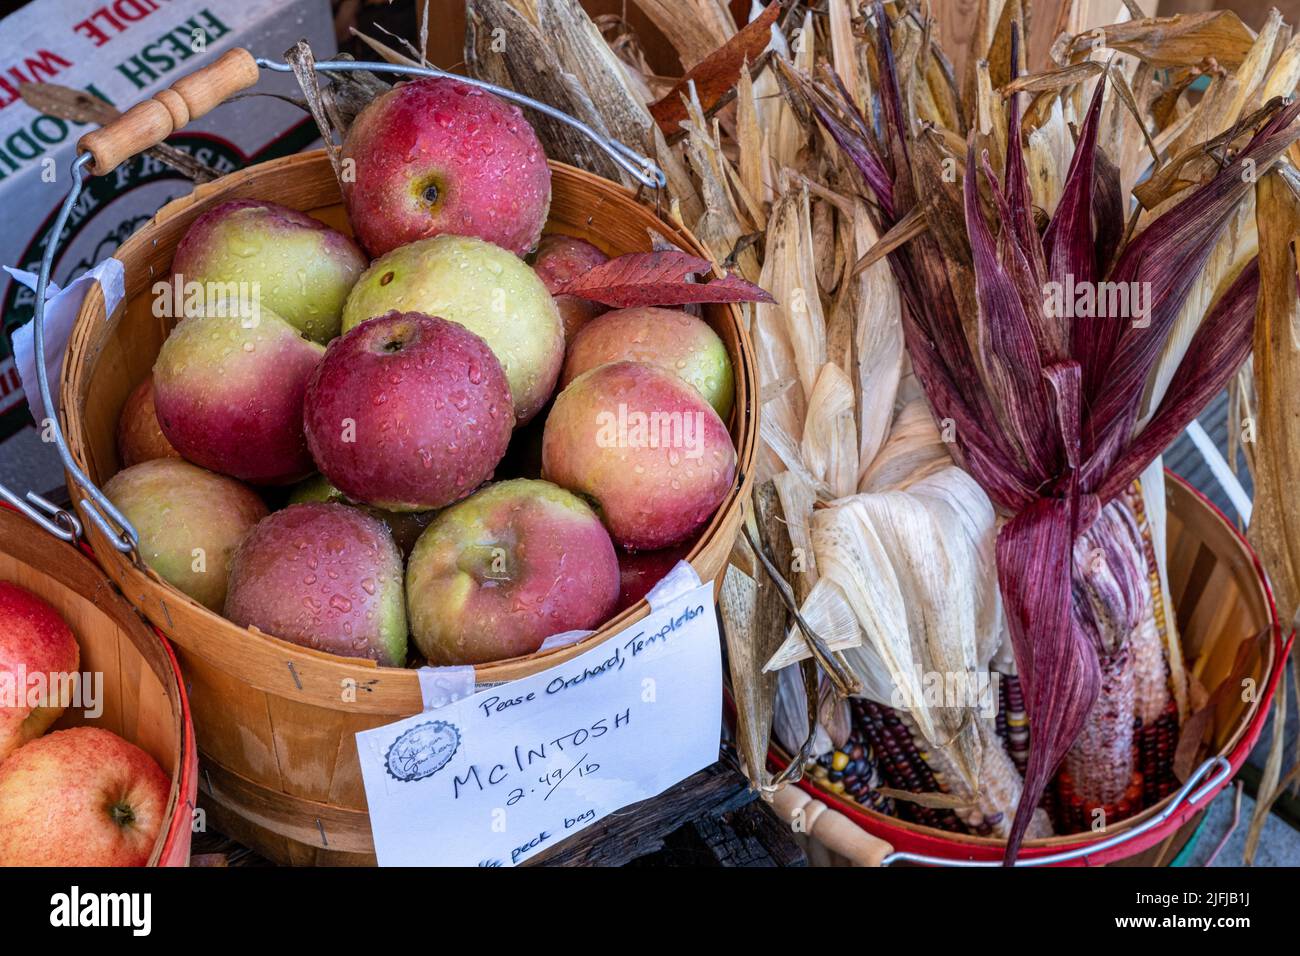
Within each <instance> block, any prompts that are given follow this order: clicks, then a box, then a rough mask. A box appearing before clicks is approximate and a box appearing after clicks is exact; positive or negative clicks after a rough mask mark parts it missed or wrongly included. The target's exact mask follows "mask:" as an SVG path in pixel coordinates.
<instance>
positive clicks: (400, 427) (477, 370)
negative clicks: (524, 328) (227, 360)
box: [305, 312, 514, 511]
mask: <svg viewBox="0 0 1300 956" xmlns="http://www.w3.org/2000/svg"><path fill="white" fill-rule="evenodd" d="M305 407H306V413H305V423H306V428H307V442H308V445H309V446H310V448H311V453H312V457H314V458H315V460H316V463H317V465H319V466H320V470H321V472H322V473H324V475H325V477H326V478H328V479H329V480H330V483H331V484H333V485H334V486H335V487H336V488H338V489H339V490H340V491H341V492H343V494H345V495H346V496H347V497H349V498H351V499H352V500H353V501H362V502H365V503H366V504H370V505H374V506H375V507H377V508H383V509H384V510H386V511H428V510H430V509H432V508H441V507H443V506H445V505H448V504H451V503H452V502H453V501H459V500H460V499H461V498H463V497H465V496H466V495H467V494H469V493H470V492H471V491H473V490H474V489H475V488H477V487H478V486H479V485H481V484H482V483H483V482H485V481H487V479H488V478H490V477H492V471H493V469H494V468H496V466H497V462H499V461H500V460H501V456H502V455H504V454H505V452H506V446H507V445H508V444H509V443H510V433H511V431H512V430H513V428H514V413H513V405H512V403H511V400H510V386H509V384H508V383H507V381H506V377H505V372H504V371H503V370H502V368H501V363H500V362H498V361H497V359H496V356H494V355H493V354H492V350H491V349H489V348H488V346H487V343H485V342H484V341H483V340H482V339H481V338H479V337H478V336H477V335H475V334H474V333H473V332H470V331H469V330H468V329H466V328H464V327H462V326H460V325H457V324H456V323H454V322H447V321H445V320H443V319H436V318H431V317H429V316H427V315H420V314H419V313H416V312H405V313H401V312H392V313H390V314H388V315H385V316H381V317H379V318H377V319H371V320H370V321H369V322H363V323H362V324H361V325H359V326H357V327H356V328H355V329H353V330H352V331H350V332H348V333H347V334H346V335H344V336H342V337H341V338H339V339H338V340H337V341H335V342H334V343H332V344H331V345H330V348H329V352H328V353H327V354H326V356H325V360H324V361H323V362H321V364H320V368H318V369H317V370H316V374H315V375H313V376H312V380H311V384H310V385H309V386H308V388H307V398H306V404H305Z"/></svg>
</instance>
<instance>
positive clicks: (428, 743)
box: [384, 720, 460, 781]
mask: <svg viewBox="0 0 1300 956" xmlns="http://www.w3.org/2000/svg"><path fill="white" fill-rule="evenodd" d="M459 746H460V731H459V730H458V729H457V728H456V726H455V725H454V724H449V723H447V722H446V721H443V720H431V721H428V722H426V723H423V724H419V725H418V726H415V727H412V728H411V729H410V730H407V731H405V732H403V734H402V735H401V736H400V737H398V738H397V739H396V740H394V741H393V745H392V746H391V747H389V748H388V754H387V756H386V757H385V758H384V766H385V767H386V768H387V769H388V773H389V775H390V776H392V778H393V779H394V780H403V781H412V780H423V779H424V778H425V777H432V776H433V775H434V774H435V773H437V772H438V771H439V770H441V769H442V768H443V767H445V766H447V761H448V760H450V759H451V758H452V757H453V756H454V755H455V753H456V748H457V747H459Z"/></svg>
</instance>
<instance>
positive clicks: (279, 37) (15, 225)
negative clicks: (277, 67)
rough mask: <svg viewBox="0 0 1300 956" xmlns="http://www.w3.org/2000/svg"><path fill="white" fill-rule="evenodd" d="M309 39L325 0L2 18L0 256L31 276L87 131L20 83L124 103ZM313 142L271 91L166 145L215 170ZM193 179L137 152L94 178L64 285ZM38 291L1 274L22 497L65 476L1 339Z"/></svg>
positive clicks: (125, 0)
mask: <svg viewBox="0 0 1300 956" xmlns="http://www.w3.org/2000/svg"><path fill="white" fill-rule="evenodd" d="M302 38H306V39H307V40H308V41H309V42H310V43H311V45H312V49H313V50H314V51H315V52H316V55H317V57H318V58H321V59H324V58H326V57H329V56H332V55H333V54H334V52H335V49H336V46H335V42H334V30H333V22H332V19H331V15H330V6H329V3H328V0H240V2H239V3H237V4H236V3H221V2H218V0H35V2H32V3H29V4H28V5H27V6H25V7H23V8H22V9H20V10H19V11H17V12H16V13H14V14H12V15H10V16H9V17H7V18H5V19H4V20H0V210H3V211H4V214H3V225H4V228H3V229H0V264H4V265H10V266H16V267H18V268H22V269H26V270H28V271H31V272H35V271H36V270H37V269H38V268H39V264H40V258H41V255H42V254H43V252H44V249H45V244H46V242H47V241H48V238H49V231H50V228H51V226H52V223H53V218H54V214H55V212H56V210H57V209H58V207H59V205H60V203H62V201H63V199H64V197H65V196H66V195H67V192H68V186H69V184H70V179H69V172H68V170H69V165H70V164H71V162H72V160H73V158H74V157H75V155H76V141H77V139H78V138H79V137H80V136H81V134H82V133H84V132H85V131H86V130H87V129H89V128H90V127H89V126H85V125H78V124H74V123H68V122H65V121H63V120H60V119H56V118H55V117H52V116H45V115H43V114H41V113H38V112H36V111H35V110H33V109H31V108H30V107H28V106H27V105H26V104H25V103H23V102H22V100H21V99H20V98H19V93H18V85H19V84H20V83H24V82H37V81H43V82H50V83H58V84H61V85H64V86H70V87H74V88H77V89H85V90H90V91H91V92H94V93H95V94H97V95H99V96H100V97H102V98H103V99H105V100H108V101H109V102H111V103H113V104H114V105H115V106H117V107H118V108H119V109H122V110H125V109H127V108H129V107H130V106H132V105H134V104H135V103H137V102H139V101H140V100H142V99H146V98H148V97H149V96H151V95H152V94H153V93H155V92H157V91H158V90H161V89H165V88H166V87H168V86H170V85H171V84H172V83H173V82H175V81H176V79H178V78H179V77H181V76H183V75H185V74H186V73H189V72H192V71H193V70H195V69H197V68H199V67H200V66H203V65H204V64H206V63H207V62H209V61H210V60H212V59H214V58H216V57H217V56H219V55H221V53H223V52H225V51H226V50H228V49H230V48H231V47H234V46H243V47H246V48H248V49H249V50H250V51H252V53H253V54H254V55H255V56H266V57H274V58H277V59H278V58H279V57H280V56H281V55H282V54H283V53H284V51H285V50H287V49H288V48H289V47H291V46H292V45H293V44H294V43H296V42H297V41H298V40H299V39H302ZM257 90H258V91H259V92H278V93H282V94H293V93H297V85H296V83H295V82H294V79H293V77H292V76H291V75H288V74H272V73H269V72H263V74H262V78H261V80H260V81H259V82H258V85H257ZM317 139H318V133H317V130H316V127H315V124H314V123H312V121H311V119H310V117H308V116H307V114H306V113H305V112H303V111H302V110H300V109H297V108H296V107H294V106H293V105H291V104H289V103H285V102H283V101H282V100H277V99H273V98H271V97H264V96H258V97H252V98H247V99H240V100H236V101H234V102H232V103H228V104H225V105H223V106H221V107H219V108H218V109H216V110H214V111H213V112H212V113H209V114H208V115H207V116H205V117H203V118H201V119H200V120H198V121H196V122H195V123H193V124H191V125H190V126H188V127H186V128H185V129H184V130H182V131H181V132H179V133H177V134H176V135H174V136H172V137H171V139H169V140H168V142H169V143H171V144H172V145H174V146H177V147H179V148H181V149H184V150H186V151H188V152H191V153H192V154H193V155H195V156H197V157H198V158H200V159H201V160H203V161H204V162H206V163H207V164H208V165H210V166H213V167H215V168H216V169H218V170H221V171H222V172H229V171H231V170H233V169H237V168H238V167H240V166H243V165H246V164H249V163H253V162H259V161H261V160H264V159H271V158H273V157H276V156H281V155H285V154H287V153H292V152H297V151H298V150H301V149H303V148H305V147H307V146H308V145H310V144H312V143H313V142H315V141H316V140H317ZM191 188H192V185H191V183H190V182H189V180H187V179H185V178H184V177H182V176H181V175H180V174H179V173H176V172H175V171H173V170H171V169H169V168H168V167H166V166H163V165H162V164H160V163H158V162H157V161H156V160H154V159H151V158H147V157H142V156H138V157H136V158H135V159H133V160H132V161H130V162H128V163H124V164H123V165H122V166H120V167H119V168H118V169H116V170H114V171H113V172H112V173H111V174H109V175H108V176H103V177H98V178H94V179H91V180H89V181H88V182H87V184H86V189H85V191H84V192H83V193H82V198H81V200H80V202H79V204H78V206H77V208H76V209H75V210H73V214H72V218H71V219H70V221H69V228H68V230H67V234H66V235H65V236H64V237H63V238H62V239H61V240H60V243H59V250H58V254H57V258H56V260H55V268H54V275H53V278H54V281H55V282H58V283H59V284H60V285H62V284H65V283H66V282H67V280H68V279H70V278H72V277H74V276H76V275H78V274H80V273H81V272H83V271H85V270H86V269H87V268H89V267H90V266H93V265H94V264H95V263H97V262H99V261H100V260H102V259H104V258H106V257H108V256H111V255H112V254H113V252H114V251H115V250H116V249H117V247H118V246H119V245H120V244H121V243H122V242H123V241H124V240H125V239H127V238H128V237H129V236H130V235H131V234H132V233H134V232H135V230H136V229H138V228H139V227H140V226H141V225H143V224H144V223H145V222H147V221H148V220H149V219H150V217H152V216H153V214H154V213H155V212H157V211H158V209H159V207H161V206H163V205H164V204H165V203H167V202H170V201H171V200H172V199H175V198H176V197H178V196H183V195H185V194H186V193H188V192H189V191H190V189H191ZM33 305H34V296H33V295H32V293H31V292H30V291H29V290H28V289H26V288H25V287H24V286H22V285H21V284H19V283H17V282H14V281H12V280H10V278H9V276H8V275H7V274H4V273H0V315H2V316H3V326H4V330H5V334H4V335H0V481H2V482H4V483H5V484H7V485H9V486H10V487H11V488H12V489H13V490H15V491H17V492H19V493H22V492H24V491H27V490H28V489H33V490H36V491H45V490H48V489H52V488H57V487H58V486H59V485H61V484H62V482H63V472H62V468H61V466H60V464H59V461H58V455H57V452H56V451H55V449H54V448H53V446H51V445H48V444H46V443H43V442H42V441H41V436H40V435H39V433H38V432H37V431H36V429H35V427H34V426H33V425H32V421H31V416H30V414H29V413H28V410H27V403H26V400H25V398H24V396H23V394H22V389H21V386H20V384H19V381H18V375H17V372H16V370H15V369H14V365H13V360H12V357H11V352H10V344H9V334H11V333H12V331H13V329H15V328H17V327H18V326H19V325H22V324H23V323H25V322H27V321H28V320H30V319H31V317H32V310H33Z"/></svg>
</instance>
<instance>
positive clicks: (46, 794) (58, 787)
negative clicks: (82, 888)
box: [0, 727, 171, 866]
mask: <svg viewBox="0 0 1300 956" xmlns="http://www.w3.org/2000/svg"><path fill="white" fill-rule="evenodd" d="M170 794H171V781H170V780H169V779H168V778H167V775H166V774H165V773H163V771H162V768H160V767H159V766H158V764H157V763H156V762H155V761H154V759H153V758H152V757H150V756H149V755H148V754H147V753H145V752H144V751H143V750H141V749H140V748H139V747H137V746H135V745H134V744H130V743H127V742H126V741H125V740H123V739H122V738H121V737H119V736H117V734H114V733H111V732H110V731H107V730H102V729H100V728H98V727H74V728H73V729H71V730H60V731H56V732H55V733H52V734H49V735H48V736H46V737H42V738H40V739H39V740H33V741H32V742H31V743H29V744H27V745H26V746H24V747H22V748H21V749H19V751H18V752H17V753H15V754H14V755H13V756H12V757H10V758H9V759H8V760H6V761H5V762H4V763H3V764H0V866H144V865H145V864H146V863H148V862H149V857H150V855H151V854H152V853H153V846H154V843H155V842H157V840H158V834H159V833H160V832H161V831H162V826H163V821H164V820H165V818H166V813H167V803H168V798H169V796H170Z"/></svg>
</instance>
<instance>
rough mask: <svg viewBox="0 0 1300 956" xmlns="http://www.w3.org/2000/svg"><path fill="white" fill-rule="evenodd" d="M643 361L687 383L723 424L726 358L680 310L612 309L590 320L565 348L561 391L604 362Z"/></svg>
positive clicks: (703, 327)
mask: <svg viewBox="0 0 1300 956" xmlns="http://www.w3.org/2000/svg"><path fill="white" fill-rule="evenodd" d="M622 361H628V362H646V363H648V364H650V365H658V366H659V367H660V368H662V369H663V370H664V371H667V372H672V373H673V374H674V375H676V376H677V377H678V378H680V379H682V380H683V381H685V382H689V383H690V384H691V385H694V386H695V387H696V389H698V390H699V392H700V394H701V395H703V396H704V397H705V399H707V400H708V402H709V404H710V405H712V406H713V409H714V411H716V412H717V413H718V417H720V418H722V419H723V420H724V421H725V420H726V418H727V416H728V415H730V414H731V405H732V402H733V401H734V398H735V395H734V393H735V388H736V386H735V382H734V381H733V378H732V373H731V356H729V355H728V354H727V347H726V346H725V345H723V344H722V339H720V338H718V333H716V332H714V331H713V329H711V328H709V324H708V323H707V322H705V321H703V320H702V319H697V318H696V317H695V316H693V315H691V314H689V313H687V312H683V311H682V310H681V309H659V308H654V307H653V306H645V307H641V308H634V309H617V310H615V311H613V312H606V313H605V314H604V315H602V316H599V317H597V318H595V319H592V320H591V322H589V323H588V324H587V325H585V326H583V327H582V329H580V330H579V332H578V334H577V335H575V336H574V338H573V341H572V342H570V343H569V352H568V356H567V357H566V358H565V360H564V371H563V372H562V373H561V375H560V388H565V387H566V386H568V384H569V383H570V382H572V381H573V380H574V379H575V378H577V377H578V376H579V375H581V374H582V373H583V372H589V371H591V370H592V369H593V368H595V367H596V366H598V365H605V364H607V363H609V362H622Z"/></svg>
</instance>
